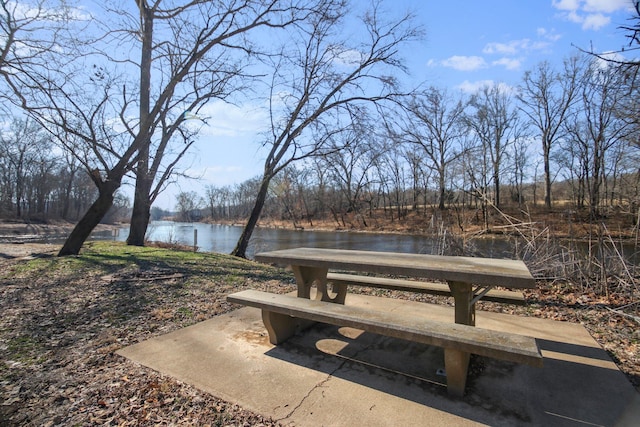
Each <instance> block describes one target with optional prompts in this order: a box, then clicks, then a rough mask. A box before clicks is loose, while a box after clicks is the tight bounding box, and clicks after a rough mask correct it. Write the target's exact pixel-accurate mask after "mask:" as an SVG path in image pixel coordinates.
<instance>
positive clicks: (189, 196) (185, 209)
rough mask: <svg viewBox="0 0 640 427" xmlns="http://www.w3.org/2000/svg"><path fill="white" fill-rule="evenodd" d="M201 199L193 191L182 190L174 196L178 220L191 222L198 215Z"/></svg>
mask: <svg viewBox="0 0 640 427" xmlns="http://www.w3.org/2000/svg"><path fill="white" fill-rule="evenodd" d="M202 205H203V199H202V198H201V197H200V196H198V193H196V192H195V191H182V192H180V193H179V194H178V196H177V197H176V211H177V212H178V219H180V221H187V222H192V221H194V220H196V219H198V218H199V217H200V212H199V210H200V208H201V207H202Z"/></svg>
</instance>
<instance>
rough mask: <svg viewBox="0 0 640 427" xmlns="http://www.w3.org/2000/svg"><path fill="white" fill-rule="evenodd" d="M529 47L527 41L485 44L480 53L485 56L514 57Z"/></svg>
mask: <svg viewBox="0 0 640 427" xmlns="http://www.w3.org/2000/svg"><path fill="white" fill-rule="evenodd" d="M530 46H531V43H530V40H529V39H522V40H512V41H510V42H508V43H487V44H486V45H485V47H484V48H483V49H482V52H484V53H487V54H494V53H497V54H502V55H515V54H516V53H518V52H521V51H523V50H526V49H528V48H529V47H530Z"/></svg>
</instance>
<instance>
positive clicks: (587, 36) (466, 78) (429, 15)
mask: <svg viewBox="0 0 640 427" xmlns="http://www.w3.org/2000/svg"><path fill="white" fill-rule="evenodd" d="M354 1H355V2H356V3H358V4H359V3H363V4H364V2H363V1H358V0H354ZM367 3H368V1H367ZM384 4H385V7H387V8H392V9H393V10H394V11H402V10H405V9H410V10H412V11H413V12H415V14H416V18H417V19H416V23H417V24H418V25H421V26H422V27H423V28H424V30H425V37H424V39H423V40H422V41H420V42H417V43H414V44H413V45H411V46H410V47H409V49H407V50H406V51H405V52H402V54H403V57H404V59H405V63H406V65H407V66H408V68H409V72H410V76H409V77H408V78H407V84H410V85H414V84H418V83H424V84H427V85H434V86H441V87H447V88H450V89H453V90H462V91H465V92H473V91H475V90H476V89H477V88H479V87H481V86H482V85H485V84H487V83H492V82H493V83H503V84H506V85H509V86H514V87H515V86H517V85H518V84H519V82H520V79H521V78H522V75H523V73H524V72H525V71H526V70H528V69H531V68H533V67H534V66H535V65H536V64H537V63H539V62H540V61H543V60H547V61H549V62H551V63H552V64H560V63H561V62H562V60H563V59H564V58H566V57H568V56H569V55H571V54H573V53H576V52H577V49H578V48H582V49H585V50H590V49H592V48H593V50H595V51H597V52H611V51H617V50H619V49H620V48H621V47H622V46H623V45H625V43H626V38H625V33H624V31H622V30H620V29H619V28H618V27H619V26H621V25H624V24H628V23H629V21H628V19H629V18H630V17H631V16H632V9H631V4H632V3H631V0H481V1H477V0H445V1H442V0H400V1H398V0H395V1H392V0H386V2H385V3H384ZM203 114H204V115H206V116H209V117H211V119H209V121H208V123H209V125H208V126H206V127H203V128H202V131H201V136H200V139H199V141H198V143H197V153H194V155H193V156H192V157H191V159H187V163H185V165H184V166H185V167H189V172H190V174H191V175H193V176H199V177H201V178H200V180H198V181H181V183H180V184H176V185H173V186H171V187H170V188H168V189H167V190H166V191H165V193H164V194H162V195H160V196H159V198H158V200H157V201H156V204H155V206H158V207H161V208H164V209H172V208H174V206H175V197H176V194H177V193H178V192H180V191H191V190H193V191H197V192H199V193H201V194H202V195H204V190H203V188H204V186H205V185H207V184H213V185H217V186H222V185H233V184H236V183H240V182H242V181H245V180H247V179H249V178H252V177H255V176H257V175H259V174H260V171H261V169H262V161H263V158H262V154H261V153H260V152H259V146H260V144H259V142H260V139H259V137H258V136H257V132H258V131H259V130H260V129H261V127H262V126H263V124H264V123H266V118H267V117H266V114H265V113H264V112H263V111H261V110H260V109H259V107H258V106H257V105H249V104H247V105H242V106H230V105H225V104H223V103H221V102H218V103H212V104H211V105H209V106H208V108H207V109H206V112H204V113H203Z"/></svg>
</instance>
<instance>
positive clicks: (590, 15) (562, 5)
mask: <svg viewBox="0 0 640 427" xmlns="http://www.w3.org/2000/svg"><path fill="white" fill-rule="evenodd" d="M551 4H552V6H553V7H555V8H556V9H558V10H559V11H560V12H561V16H562V17H563V18H564V19H566V20H568V21H571V22H575V23H576V24H580V25H581V26H582V29H583V30H594V31H597V30H599V29H601V28H603V27H605V26H607V25H608V24H609V23H610V22H611V16H609V15H610V14H612V13H614V12H617V11H620V10H624V9H630V8H631V1H630V0H553V1H552V3H551Z"/></svg>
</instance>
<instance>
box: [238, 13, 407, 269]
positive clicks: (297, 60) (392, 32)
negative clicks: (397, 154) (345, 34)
mask: <svg viewBox="0 0 640 427" xmlns="http://www.w3.org/2000/svg"><path fill="white" fill-rule="evenodd" d="M378 6H379V5H375V6H374V8H373V10H371V11H370V12H368V13H366V14H365V15H364V16H363V17H362V23H363V24H364V28H365V32H364V34H366V37H367V40H365V41H363V42H362V43H361V45H359V46H353V41H351V40H340V39H339V38H338V35H339V33H340V32H341V31H344V30H345V29H346V28H347V27H346V26H345V25H346V22H345V21H346V18H347V13H348V10H349V8H348V5H347V4H346V3H345V2H343V1H342V0H334V1H328V2H327V4H326V5H325V7H324V8H323V11H322V13H321V14H317V15H314V16H313V17H312V18H311V19H309V21H308V22H307V23H305V25H304V26H302V25H301V26H298V27H296V28H295V33H292V34H291V37H290V38H289V41H288V46H287V48H286V49H284V48H283V50H282V52H281V54H280V55H278V57H277V58H276V59H275V60H274V64H273V65H274V73H273V75H272V80H271V84H270V96H269V100H270V116H271V129H270V134H269V135H268V139H267V141H266V142H265V145H267V146H268V147H269V151H268V154H267V157H266V160H265V163H264V171H263V174H262V180H261V183H260V189H259V191H258V194H257V196H256V200H255V204H254V207H253V210H252V212H251V214H250V216H249V219H248V220H247V223H246V224H245V227H244V230H243V232H242V235H241V236H240V238H239V240H238V243H237V244H236V247H235V249H234V250H233V252H232V254H233V255H236V256H239V257H245V253H246V250H247V246H248V244H249V239H250V238H251V234H252V233H253V230H254V228H255V226H256V224H257V222H258V219H259V217H260V214H261V212H262V208H263V207H264V203H265V200H266V197H267V193H268V189H269V183H270V182H271V179H273V177H274V176H275V175H277V174H278V172H279V171H281V170H282V169H283V168H285V167H286V166H288V165H289V164H291V163H292V162H295V161H299V160H302V159H307V158H310V157H313V156H318V155H325V154H326V153H327V150H329V151H332V150H335V147H331V146H329V147H328V144H329V143H330V142H331V141H332V135H334V134H336V133H339V132H340V131H341V127H343V128H345V129H346V128H348V127H349V126H350V120H351V116H352V115H358V114H360V110H362V109H363V108H364V105H365V104H379V103H382V102H384V101H387V100H391V99H393V98H394V97H395V96H397V95H399V93H398V89H397V88H396V86H397V85H396V80H395V78H393V77H392V76H391V75H390V74H388V73H389V72H390V71H391V70H396V71H397V70H402V69H403V67H402V65H401V63H400V61H399V58H398V57H397V51H398V49H399V48H400V46H401V45H403V44H405V43H406V42H408V41H410V40H413V39H415V38H416V37H417V36H418V35H419V32H418V31H417V30H416V29H415V28H412V27H411V26H410V21H411V16H410V15H405V16H403V17H402V18H400V19H399V20H397V21H395V22H391V23H385V22H383V21H381V17H382V14H383V13H382V11H381V10H380V9H379V7H378ZM349 24H351V22H350V23H349ZM296 41H298V43H296Z"/></svg>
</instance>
